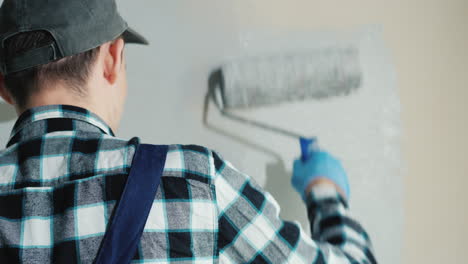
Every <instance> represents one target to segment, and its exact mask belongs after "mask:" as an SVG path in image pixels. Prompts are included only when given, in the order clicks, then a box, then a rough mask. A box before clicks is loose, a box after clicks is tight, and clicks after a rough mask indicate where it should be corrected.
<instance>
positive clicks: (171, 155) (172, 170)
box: [164, 144, 220, 185]
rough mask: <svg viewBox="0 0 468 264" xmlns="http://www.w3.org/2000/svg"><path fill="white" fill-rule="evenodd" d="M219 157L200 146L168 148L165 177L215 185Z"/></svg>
mask: <svg viewBox="0 0 468 264" xmlns="http://www.w3.org/2000/svg"><path fill="white" fill-rule="evenodd" d="M219 160H220V157H219V155H218V154H217V153H216V152H215V151H213V150H212V149H210V148H207V147H204V146H200V145H182V144H174V145H169V146H168V153H167V157H166V164H165V167H164V176H167V177H182V178H185V179H187V180H191V181H197V182H202V183H206V184H210V185H211V184H213V182H214V179H215V177H216V174H217V164H218V163H219Z"/></svg>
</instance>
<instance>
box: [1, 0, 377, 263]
mask: <svg viewBox="0 0 468 264" xmlns="http://www.w3.org/2000/svg"><path fill="white" fill-rule="evenodd" d="M0 41H1V43H0V44H1V51H0V52H1V57H0V67H1V72H2V74H1V75H0V95H1V96H2V98H4V100H5V101H6V102H8V103H10V104H11V105H13V106H14V107H15V109H16V111H17V112H18V114H19V119H18V121H17V122H16V124H15V126H14V128H13V131H12V133H11V139H10V140H9V142H8V144H7V148H6V149H5V150H3V151H1V152H0V263H93V262H94V261H95V259H96V256H97V254H98V252H99V249H100V247H101V243H102V240H103V237H104V236H105V234H106V232H107V231H108V226H109V224H110V223H111V222H112V220H113V215H114V209H115V207H116V206H117V205H118V203H119V200H120V198H121V195H122V192H123V190H124V187H125V186H126V184H127V178H128V177H129V173H131V172H132V160H133V158H134V155H135V152H136V151H137V149H139V146H140V141H139V139H138V138H133V139H131V140H124V139H119V138H116V137H115V136H114V133H113V131H116V130H117V128H118V126H119V122H120V117H121V114H122V111H123V104H124V100H125V96H126V92H127V84H126V68H125V58H124V56H123V54H124V43H140V44H147V42H146V40H145V39H144V38H143V37H142V36H140V35H138V34H137V33H136V32H134V31H133V30H131V29H129V28H128V27H127V24H126V23H125V21H124V20H123V19H122V18H121V17H120V15H119V14H118V12H117V9H116V5H115V2H114V0H48V1H42V0H21V1H20V0H16V1H15V0H5V1H4V2H3V5H2V7H1V9H0ZM310 154H311V157H312V158H311V159H310V160H307V161H300V160H298V161H296V162H295V165H294V175H293V180H292V183H293V186H294V187H295V188H296V190H297V191H298V192H299V194H300V195H301V196H302V197H303V199H304V201H305V202H306V205H307V209H308V214H309V218H310V223H311V230H312V237H313V239H312V238H310V237H309V236H307V235H306V234H305V233H304V232H303V231H302V229H301V227H300V226H299V225H298V224H296V223H291V222H286V221H283V220H281V219H280V218H279V207H278V205H277V203H276V202H275V200H274V199H273V197H271V195H269V194H268V193H266V192H265V191H264V190H262V188H261V187H259V186H258V185H257V184H256V183H255V182H254V181H253V180H252V179H251V178H250V177H249V176H247V175H245V174H243V173H241V172H239V171H238V170H236V169H235V168H234V167H233V165H231V164H230V163H229V162H227V161H225V160H223V158H222V157H221V156H220V155H219V154H218V153H216V152H214V151H212V150H209V149H206V148H204V147H200V146H194V145H190V146H183V145H171V146H169V152H168V153H167V156H166V161H165V165H164V172H163V175H162V178H161V185H160V187H159V189H158V190H157V193H156V197H155V198H154V201H152V208H151V211H150V213H149V216H148V218H147V221H146V225H145V227H144V232H143V234H142V236H141V239H140V242H139V244H138V249H137V250H135V251H136V252H135V253H134V257H133V260H134V262H135V263H143V262H144V263H167V262H178V263H218V262H220V263H376V261H375V259H374V257H373V253H372V251H371V243H370V240H369V237H368V235H367V234H366V232H365V231H364V229H363V228H362V227H361V226H360V225H359V224H358V223H357V222H356V221H354V220H353V219H351V218H350V217H349V216H348V209H347V202H346V200H347V197H348V196H349V188H348V182H347V178H346V174H345V172H344V170H343V168H342V167H341V165H340V163H339V161H337V160H336V159H334V158H333V157H332V156H330V155H329V154H327V153H325V152H317V151H313V150H311V153H310Z"/></svg>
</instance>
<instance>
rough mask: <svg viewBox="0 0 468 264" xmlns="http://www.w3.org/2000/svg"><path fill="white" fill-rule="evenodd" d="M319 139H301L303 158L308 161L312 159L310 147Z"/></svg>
mask: <svg viewBox="0 0 468 264" xmlns="http://www.w3.org/2000/svg"><path fill="white" fill-rule="evenodd" d="M316 141H317V138H304V137H301V138H300V139H299V142H300V145H301V160H302V162H306V161H308V160H309V159H310V148H311V147H312V146H313V144H314V143H315V142H316Z"/></svg>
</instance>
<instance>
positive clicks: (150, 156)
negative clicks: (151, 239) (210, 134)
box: [95, 145, 168, 264]
mask: <svg viewBox="0 0 468 264" xmlns="http://www.w3.org/2000/svg"><path fill="white" fill-rule="evenodd" d="M167 150H168V146H154V145H140V146H139V147H138V148H137V150H136V153H135V156H134V158H133V162H132V168H131V171H130V174H129V176H128V179H127V183H126V185H125V188H124V190H123V193H122V196H121V198H120V201H119V202H118V204H117V207H116V208H115V210H114V216H113V218H112V220H111V223H110V225H109V226H108V229H107V231H106V234H105V235H104V239H103V241H102V244H101V248H100V250H99V253H98V255H97V257H96V260H95V263H96V264H104V263H112V264H114V263H122V264H123V263H125V264H127V263H130V261H131V260H132V258H133V257H134V256H135V253H136V250H137V248H138V243H139V242H140V238H141V235H142V233H143V229H144V227H145V224H146V220H147V218H148V215H149V212H150V210H151V207H152V205H153V201H154V199H155V197H156V191H157V189H158V187H159V184H160V182H161V174H162V172H163V170H164V164H165V162H166V155H167Z"/></svg>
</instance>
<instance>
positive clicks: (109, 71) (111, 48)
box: [101, 38, 125, 85]
mask: <svg viewBox="0 0 468 264" xmlns="http://www.w3.org/2000/svg"><path fill="white" fill-rule="evenodd" d="M124 47H125V42H124V40H123V39H122V38H119V39H117V40H115V41H113V42H109V43H108V44H107V45H103V46H101V49H102V50H101V52H103V55H104V78H105V79H106V80H107V81H108V82H109V84H111V85H113V84H115V82H116V81H117V80H118V79H119V74H120V73H121V67H122V66H123V65H122V63H123V50H124Z"/></svg>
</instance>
